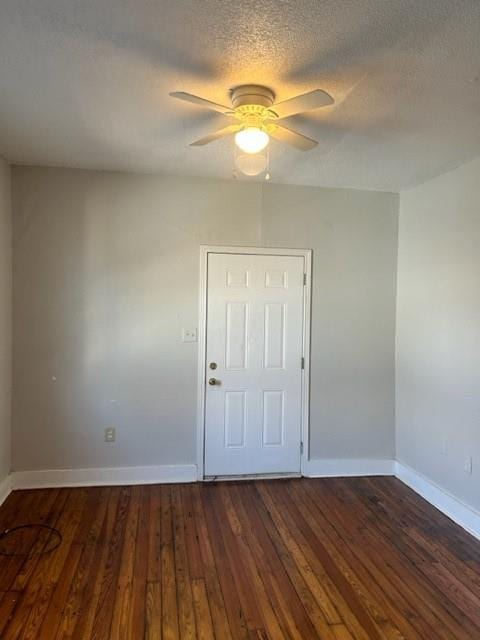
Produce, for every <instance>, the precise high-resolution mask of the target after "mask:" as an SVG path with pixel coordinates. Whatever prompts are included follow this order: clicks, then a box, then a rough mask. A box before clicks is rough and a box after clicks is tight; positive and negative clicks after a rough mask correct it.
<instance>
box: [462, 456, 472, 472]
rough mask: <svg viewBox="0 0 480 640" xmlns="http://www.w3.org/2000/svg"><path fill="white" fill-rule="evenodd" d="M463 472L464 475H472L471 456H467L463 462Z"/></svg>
mask: <svg viewBox="0 0 480 640" xmlns="http://www.w3.org/2000/svg"><path fill="white" fill-rule="evenodd" d="M463 470H464V471H465V473H469V474H471V473H472V456H467V457H466V458H465V460H464V461H463Z"/></svg>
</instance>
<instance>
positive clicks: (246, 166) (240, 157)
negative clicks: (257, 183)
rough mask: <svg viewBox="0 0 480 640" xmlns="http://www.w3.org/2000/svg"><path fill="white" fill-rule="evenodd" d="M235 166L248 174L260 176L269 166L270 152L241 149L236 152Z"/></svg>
mask: <svg viewBox="0 0 480 640" xmlns="http://www.w3.org/2000/svg"><path fill="white" fill-rule="evenodd" d="M235 166H236V168H237V169H238V170H239V171H240V172H241V173H243V174H244V175H246V176H249V177H253V176H258V175H260V174H261V173H263V172H264V171H265V170H266V169H267V167H268V154H267V153H266V150H262V151H259V152H258V153H245V152H244V151H239V152H237V153H236V154H235Z"/></svg>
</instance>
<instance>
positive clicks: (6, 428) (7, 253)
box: [0, 158, 12, 482]
mask: <svg viewBox="0 0 480 640" xmlns="http://www.w3.org/2000/svg"><path fill="white" fill-rule="evenodd" d="M11 220H12V216H11V206H10V167H9V166H8V164H7V163H6V162H5V161H4V160H3V159H2V158H0V482H1V481H2V480H3V479H4V478H5V477H6V476H7V475H8V473H9V472H10V462H11V456H10V450H11V447H10V423H11V421H10V415H11V388H12V359H11V356H12V337H11V328H12V225H11Z"/></svg>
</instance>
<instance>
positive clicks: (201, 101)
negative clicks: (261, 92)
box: [169, 91, 233, 116]
mask: <svg viewBox="0 0 480 640" xmlns="http://www.w3.org/2000/svg"><path fill="white" fill-rule="evenodd" d="M169 95H170V96H172V98H178V99H179V100H185V102H191V103H192V104H196V105H198V106H199V107H205V108H206V109H213V111H218V112H219V113H223V114H224V115H226V116H229V115H232V114H233V109H232V108H231V107H225V106H224V105H223V104H217V103H216V102H212V101H211V100H205V98H200V96H194V95H193V94H192V93H185V92H184V91H173V92H172V93H170V94H169Z"/></svg>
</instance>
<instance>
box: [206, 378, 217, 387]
mask: <svg viewBox="0 0 480 640" xmlns="http://www.w3.org/2000/svg"><path fill="white" fill-rule="evenodd" d="M218 383H219V381H218V380H217V379H216V378H210V379H209V380H208V384H210V385H212V386H214V385H216V384H218Z"/></svg>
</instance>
